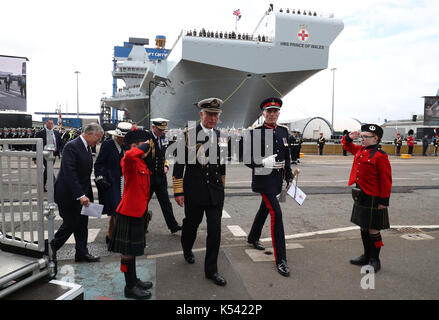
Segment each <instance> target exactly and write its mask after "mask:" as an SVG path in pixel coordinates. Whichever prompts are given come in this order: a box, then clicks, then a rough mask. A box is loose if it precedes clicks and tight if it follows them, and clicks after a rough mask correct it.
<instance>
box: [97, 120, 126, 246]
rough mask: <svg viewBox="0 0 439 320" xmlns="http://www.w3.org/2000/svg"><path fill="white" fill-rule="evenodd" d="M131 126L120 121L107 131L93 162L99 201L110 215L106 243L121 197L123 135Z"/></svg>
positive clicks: (104, 212) (109, 236)
mask: <svg viewBox="0 0 439 320" xmlns="http://www.w3.org/2000/svg"><path fill="white" fill-rule="evenodd" d="M131 128H132V125H131V123H128V122H120V123H119V124H118V126H117V128H116V129H115V130H110V131H108V133H109V134H110V135H111V138H110V139H108V140H105V141H104V142H102V145H101V149H100V150H99V154H98V157H97V159H96V162H95V164H94V170H95V177H96V179H95V183H96V187H97V188H98V197H99V203H100V204H103V205H104V209H103V211H102V213H103V214H107V215H108V216H110V222H109V224H108V233H107V236H106V237H105V242H106V243H108V242H109V240H110V238H111V234H112V232H113V227H114V219H115V218H114V217H115V214H116V208H117V206H118V205H119V203H120V200H121V199H122V188H123V186H122V167H121V164H120V161H121V160H122V158H123V157H124V155H125V152H124V145H123V144H124V137H125V135H126V134H127V132H129V131H130V130H131Z"/></svg>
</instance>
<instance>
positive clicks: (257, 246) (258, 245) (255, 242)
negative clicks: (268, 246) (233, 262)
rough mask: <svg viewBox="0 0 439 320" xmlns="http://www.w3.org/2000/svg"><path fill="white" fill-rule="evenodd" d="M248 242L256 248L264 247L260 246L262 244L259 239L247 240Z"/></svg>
mask: <svg viewBox="0 0 439 320" xmlns="http://www.w3.org/2000/svg"><path fill="white" fill-rule="evenodd" d="M248 243H249V244H251V245H252V246H253V248H255V249H257V250H265V247H264V246H262V244H261V243H260V242H259V241H253V242H250V241H248Z"/></svg>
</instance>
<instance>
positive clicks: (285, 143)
mask: <svg viewBox="0 0 439 320" xmlns="http://www.w3.org/2000/svg"><path fill="white" fill-rule="evenodd" d="M282 140H283V142H284V146H285V147H288V141H287V138H285V137H283V138H282Z"/></svg>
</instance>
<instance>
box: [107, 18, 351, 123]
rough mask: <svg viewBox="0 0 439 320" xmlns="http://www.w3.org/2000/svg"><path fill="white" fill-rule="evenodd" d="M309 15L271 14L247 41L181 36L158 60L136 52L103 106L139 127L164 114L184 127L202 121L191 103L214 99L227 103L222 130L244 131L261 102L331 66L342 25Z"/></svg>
mask: <svg viewBox="0 0 439 320" xmlns="http://www.w3.org/2000/svg"><path fill="white" fill-rule="evenodd" d="M306 13H307V14H306V15H304V14H303V12H302V13H300V14H299V13H298V12H296V11H295V12H294V13H293V12H292V10H291V11H289V12H286V11H285V10H284V12H279V11H277V12H275V11H271V10H269V11H267V12H266V13H265V15H264V17H263V18H262V19H261V21H260V23H259V25H258V27H257V28H256V29H255V32H254V33H253V35H250V36H249V35H236V34H235V35H234V36H230V34H228V35H227V38H225V35H223V36H222V38H221V37H220V35H219V34H218V33H216V32H215V33H213V32H212V33H210V32H209V33H208V34H205V33H202V32H200V31H197V33H196V35H194V34H195V32H194V31H182V32H181V34H180V36H179V37H178V39H177V40H176V42H175V43H174V45H173V47H172V49H171V50H170V52H169V54H168V55H167V56H166V58H164V59H162V60H154V61H148V59H147V54H146V53H145V50H144V48H143V47H140V46H139V47H137V48H136V47H134V48H133V50H132V52H131V53H130V56H132V57H131V58H129V59H127V60H126V61H124V62H123V63H121V64H120V66H118V70H119V74H118V75H117V76H118V77H119V78H122V79H124V80H125V83H126V87H125V88H123V89H122V90H121V92H118V93H117V94H116V95H114V96H113V97H111V98H108V99H106V102H107V104H108V105H110V106H111V107H114V108H117V109H119V110H125V111H127V112H128V117H129V118H130V119H132V120H133V121H135V122H138V123H139V124H146V123H147V122H148V119H149V118H155V117H163V118H167V119H170V123H169V126H170V127H171V128H175V127H177V128H178V127H180V128H181V127H184V126H185V125H187V122H188V121H190V120H198V119H199V115H198V112H199V110H198V108H197V107H196V106H194V103H195V102H197V101H199V100H201V99H204V98H208V97H218V98H221V99H223V100H224V101H225V103H224V105H223V113H222V115H221V118H220V123H219V126H220V127H248V126H249V125H251V124H253V123H254V122H255V120H257V118H258V116H259V115H260V110H259V103H260V101H262V100H263V99H264V98H266V97H270V96H276V97H283V96H285V95H286V94H287V93H289V92H290V91H291V90H293V89H294V88H295V87H296V86H298V85H299V84H300V83H302V82H303V81H305V80H306V79H308V78H309V77H311V76H312V75H314V74H316V73H317V72H319V71H321V70H324V69H326V68H327V67H328V56H329V46H330V45H331V44H332V42H333V41H334V40H335V38H336V37H337V36H338V34H339V33H340V32H341V31H342V30H343V27H344V25H343V22H342V21H341V20H339V19H335V18H333V16H332V15H322V14H318V15H315V14H312V13H311V14H310V13H309V12H308V11H306ZM200 33H201V35H200ZM229 37H232V38H229ZM262 37H263V38H262ZM247 38H248V39H250V40H247ZM142 73H144V74H143V76H141V74H142ZM158 84H159V85H158ZM149 94H151V100H150V101H149ZM149 108H150V109H149ZM149 116H150V117H149Z"/></svg>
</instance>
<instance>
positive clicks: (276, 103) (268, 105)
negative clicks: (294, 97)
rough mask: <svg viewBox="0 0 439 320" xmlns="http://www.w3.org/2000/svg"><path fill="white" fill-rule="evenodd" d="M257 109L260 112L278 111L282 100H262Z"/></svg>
mask: <svg viewBox="0 0 439 320" xmlns="http://www.w3.org/2000/svg"><path fill="white" fill-rule="evenodd" d="M259 107H260V108H261V110H262V111H264V110H267V109H280V108H281V107H282V100H281V99H279V98H268V99H265V100H263V101H262V102H261V105H260V106H259Z"/></svg>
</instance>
